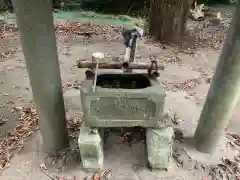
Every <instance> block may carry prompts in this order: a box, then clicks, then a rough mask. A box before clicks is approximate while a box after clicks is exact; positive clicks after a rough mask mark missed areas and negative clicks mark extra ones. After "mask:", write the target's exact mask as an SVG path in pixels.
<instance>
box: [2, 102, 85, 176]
mask: <svg viewBox="0 0 240 180" xmlns="http://www.w3.org/2000/svg"><path fill="white" fill-rule="evenodd" d="M14 112H18V113H19V118H18V119H19V123H18V125H17V126H16V128H14V129H12V130H11V131H8V132H7V134H6V136H5V137H4V138H3V139H1V141H0V171H2V170H4V169H6V168H8V167H9V166H10V163H11V158H12V156H13V154H14V152H15V151H16V150H21V149H22V148H23V147H24V144H25V143H26V141H27V139H28V137H30V136H31V135H32V134H33V133H34V132H35V131H37V130H38V129H39V125H38V115H37V111H36V108H35V106H34V105H30V106H24V107H13V108H12V113H14ZM81 122H82V115H80V116H77V117H75V118H73V119H72V120H69V121H68V122H67V128H68V131H69V135H70V137H71V138H74V137H76V132H77V131H78V130H79V126H80V125H81ZM75 144H76V143H75ZM74 147H76V148H77V145H74ZM71 150H73V148H71ZM59 154H60V156H61V157H62V158H64V157H71V158H66V161H68V160H69V159H70V160H71V159H72V158H74V157H75V156H73V153H72V151H71V152H70V151H68V152H65V151H61V153H59ZM74 154H76V150H74ZM77 154H79V153H77Z"/></svg>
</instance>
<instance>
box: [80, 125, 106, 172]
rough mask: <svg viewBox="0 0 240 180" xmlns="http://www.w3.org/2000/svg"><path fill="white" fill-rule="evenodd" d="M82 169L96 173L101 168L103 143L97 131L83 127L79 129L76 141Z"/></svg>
mask: <svg viewBox="0 0 240 180" xmlns="http://www.w3.org/2000/svg"><path fill="white" fill-rule="evenodd" d="M78 145H79V149H80V155H81V160H82V165H83V169H84V170H85V171H91V172H98V171H99V170H101V169H102V168H103V159H104V156H103V143H102V138H101V135H100V132H99V130H98V129H96V128H95V129H92V128H89V127H87V126H85V125H82V127H81V128H80V134H79V139H78Z"/></svg>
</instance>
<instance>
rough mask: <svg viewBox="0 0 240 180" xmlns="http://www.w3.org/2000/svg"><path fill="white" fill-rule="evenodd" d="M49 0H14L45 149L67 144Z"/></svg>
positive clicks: (57, 148)
mask: <svg viewBox="0 0 240 180" xmlns="http://www.w3.org/2000/svg"><path fill="white" fill-rule="evenodd" d="M51 3H52V1H51V0H17V1H16V4H15V12H16V16H17V23H18V27H19V29H20V38H21V43H22V48H23V53H24V57H25V61H26V65H27V70H28V75H29V79H30V83H31V87H32V92H33V97H34V101H35V103H36V108H37V111H38V113H39V116H40V120H39V123H40V131H41V134H42V137H43V141H44V149H45V151H46V152H53V151H56V150H60V149H62V148H64V147H66V146H68V136H67V128H66V119H65V109H64V101H63V92H62V85H61V78H60V69H59V63H58V55H57V47H56V37H55V31H54V25H53V15H52V4H51Z"/></svg>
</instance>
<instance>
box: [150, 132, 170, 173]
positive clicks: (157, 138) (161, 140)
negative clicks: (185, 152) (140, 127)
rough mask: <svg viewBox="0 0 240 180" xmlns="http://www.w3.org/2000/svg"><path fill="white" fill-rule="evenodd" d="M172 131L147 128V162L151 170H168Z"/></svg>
mask: <svg viewBox="0 0 240 180" xmlns="http://www.w3.org/2000/svg"><path fill="white" fill-rule="evenodd" d="M173 136H174V130H173V128H172V127H163V128H159V129H153V128H147V131H146V140H147V141H146V142H147V153H148V162H149V165H150V166H151V167H152V168H156V169H168V166H169V163H170V159H171V156H172V143H173Z"/></svg>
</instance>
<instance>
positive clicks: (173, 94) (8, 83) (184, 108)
mask: <svg viewBox="0 0 240 180" xmlns="http://www.w3.org/2000/svg"><path fill="white" fill-rule="evenodd" d="M219 28H221V27H219ZM116 32H117V31H116ZM224 33H225V32H224ZM6 34H7V35H9V36H8V37H7V38H3V39H1V40H0V44H1V48H0V53H1V54H2V56H1V58H0V89H1V91H0V120H1V125H0V133H1V135H2V137H3V138H4V136H5V134H6V132H8V131H9V130H11V129H13V128H15V127H16V125H17V124H18V122H19V120H18V117H19V114H18V113H14V112H12V107H20V106H24V105H25V104H29V103H30V104H31V103H33V102H32V93H31V86H30V84H29V79H28V74H27V70H26V65H25V62H24V57H23V53H22V51H21V44H20V40H19V36H18V35H17V34H15V35H13V36H10V35H12V34H13V33H12V32H11V33H6ZM57 37H58V54H59V63H60V70H61V78H62V84H63V88H64V100H65V106H66V113H67V120H71V119H73V118H74V117H76V116H79V114H81V103H80V94H79V93H80V92H79V89H77V88H75V87H73V85H74V84H76V83H78V82H81V81H82V80H83V78H84V72H85V71H84V70H83V69H78V68H77V67H76V60H77V58H91V54H92V52H95V51H100V52H104V53H106V54H107V55H108V56H114V57H115V56H117V57H119V56H121V55H122V54H123V52H124V47H123V43H122V40H121V39H119V38H116V37H115V38H114V39H112V40H102V39H101V40H98V39H95V40H94V41H93V42H89V43H86V42H85V40H83V39H82V38H78V37H77V38H74V39H71V40H69V39H68V40H66V39H65V38H64V36H63V35H62V36H61V35H60V36H57ZM9 51H11V53H6V52H9ZM220 52H221V50H220V49H217V50H216V48H212V47H202V46H198V47H197V48H194V49H190V48H183V49H179V48H177V47H173V46H168V45H162V44H159V43H154V42H151V41H149V39H147V38H144V39H143V40H141V41H140V43H139V46H138V52H137V55H136V58H137V61H140V62H147V61H149V59H150V58H156V59H157V60H158V61H159V63H161V64H164V65H165V69H164V70H162V71H161V72H160V79H159V81H160V83H162V84H163V86H164V88H165V90H166V94H167V95H166V101H165V113H166V114H167V115H168V118H170V119H171V120H172V121H174V122H175V124H174V127H175V129H176V133H175V135H176V139H175V142H174V148H173V157H172V162H171V165H170V169H169V170H168V171H167V172H165V171H150V170H149V169H148V168H147V163H146V162H147V160H146V152H145V147H144V143H142V142H140V141H138V142H134V143H132V144H131V146H129V145H128V144H126V143H123V142H122V141H121V140H120V138H119V137H117V135H116V134H113V135H112V136H110V137H109V138H108V140H107V142H106V144H105V147H104V148H105V151H104V153H105V159H104V166H105V169H109V170H111V178H110V179H114V180H165V179H166V180H178V179H182V180H183V179H184V180H193V179H194V180H195V179H196V180H202V179H210V177H208V178H206V177H207V176H208V175H209V172H211V171H212V170H213V169H214V168H215V171H216V172H213V173H215V174H214V175H215V176H216V177H217V178H218V179H230V180H234V179H237V175H236V174H237V173H234V172H233V173H232V174H235V177H234V176H233V175H231V173H229V175H228V178H227V177H226V178H225V177H224V176H225V174H227V173H226V172H227V170H226V169H225V170H224V168H222V169H221V168H220V170H219V169H217V170H216V168H217V167H222V166H224V167H225V165H222V166H221V165H219V164H223V160H224V159H227V160H229V161H230V163H232V161H234V163H236V164H237V165H239V162H238V161H235V160H236V157H237V156H238V155H239V150H238V149H239V147H238V146H234V145H233V143H232V141H233V139H231V138H229V137H228V136H227V133H236V134H239V135H240V129H239V126H240V122H239V119H238V118H239V117H240V102H239V103H238V105H237V107H236V109H235V112H234V114H233V115H232V118H231V121H230V123H229V125H228V128H227V129H226V135H224V136H223V138H222V140H221V142H220V143H219V145H218V147H217V148H216V152H215V153H213V154H202V153H200V152H197V151H196V150H195V149H194V146H193V144H192V136H193V134H194V131H195V128H196V126H197V123H198V119H199V116H200V113H201V109H202V106H203V104H204V100H205V97H206V94H207V91H208V88H209V86H210V82H211V77H212V75H213V73H214V68H215V67H216V63H217V61H218V58H219V55H220ZM176 121H177V122H176ZM229 144H230V145H229ZM41 145H42V142H41V135H40V132H39V131H37V132H36V133H34V134H33V136H32V137H31V138H29V141H28V142H27V143H26V144H25V146H24V148H23V149H22V150H21V151H19V152H18V153H16V154H15V155H14V157H13V158H12V159H11V165H10V166H9V167H8V168H7V169H5V170H4V171H2V173H1V177H0V179H3V180H13V179H14V180H21V179H29V180H30V179H31V180H32V179H42V180H48V179H51V178H50V177H49V176H48V175H46V174H44V173H43V171H41V169H40V167H39V166H40V164H41V163H42V157H43V154H42V151H41ZM234 157H235V160H234ZM229 161H228V162H229ZM228 165H229V163H228ZM229 166H231V164H230V165H229ZM48 172H49V173H50V174H52V175H58V176H66V177H68V178H69V179H74V176H76V177H77V178H76V179H79V180H83V179H87V178H86V177H89V179H90V176H91V173H85V172H83V171H82V168H81V165H80V161H79V164H78V165H76V166H74V167H71V168H65V169H64V168H62V171H60V170H59V168H58V169H57V168H49V169H48ZM221 176H222V177H221ZM238 177H239V176H238ZM217 178H216V179H217ZM52 179H53V178H52Z"/></svg>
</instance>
